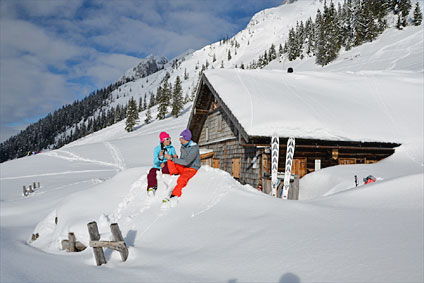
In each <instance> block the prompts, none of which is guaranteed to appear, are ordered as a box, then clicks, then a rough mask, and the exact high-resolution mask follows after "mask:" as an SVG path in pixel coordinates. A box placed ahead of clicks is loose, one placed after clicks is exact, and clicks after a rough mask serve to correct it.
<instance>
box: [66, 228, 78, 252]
mask: <svg viewBox="0 0 424 283" xmlns="http://www.w3.org/2000/svg"><path fill="white" fill-rule="evenodd" d="M68 239H69V243H68V251H69V252H71V253H74V252H75V242H76V240H75V234H74V233H72V232H70V233H69V234H68Z"/></svg>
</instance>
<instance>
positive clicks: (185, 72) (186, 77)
mask: <svg viewBox="0 0 424 283" xmlns="http://www.w3.org/2000/svg"><path fill="white" fill-rule="evenodd" d="M188 77H189V76H188V73H187V69H186V68H185V69H184V80H185V81H186V80H188Z"/></svg>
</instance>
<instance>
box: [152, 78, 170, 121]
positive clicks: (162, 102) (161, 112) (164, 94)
mask: <svg viewBox="0 0 424 283" xmlns="http://www.w3.org/2000/svg"><path fill="white" fill-rule="evenodd" d="M170 98H171V93H170V90H169V85H168V80H165V81H164V82H163V86H162V91H161V95H160V99H158V102H159V107H158V114H157V116H156V118H158V119H159V120H163V119H165V116H166V114H167V113H168V106H169V104H170V103H169V102H170Z"/></svg>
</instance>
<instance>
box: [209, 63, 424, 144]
mask: <svg viewBox="0 0 424 283" xmlns="http://www.w3.org/2000/svg"><path fill="white" fill-rule="evenodd" d="M205 75H206V77H207V79H208V81H209V82H210V83H211V84H212V86H213V88H214V89H215V90H216V92H217V93H218V95H219V96H220V98H221V99H222V100H223V102H224V103H225V104H226V106H227V107H228V108H229V109H230V111H231V112H232V113H233V114H234V116H235V117H236V118H237V120H238V121H239V122H240V124H241V125H242V127H243V128H244V129H245V130H246V132H247V133H248V134H249V135H251V136H272V135H273V133H277V134H278V135H279V136H281V137H290V136H293V137H296V138H312V139H323V140H356V141H391V142H402V141H404V140H405V138H410V137H416V136H420V135H421V134H422V129H423V113H422V105H423V104H424V102H423V95H422V94H423V93H424V86H423V80H422V73H417V72H388V71H384V72H382V71H362V72H357V73H353V72H344V73H341V72H340V73H331V72H296V73H287V72H282V71H264V70H238V69H236V70H211V71H206V72H205ZM400 93H402V95H399V94H400ZM359 113H360V114H359Z"/></svg>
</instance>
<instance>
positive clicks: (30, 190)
mask: <svg viewBox="0 0 424 283" xmlns="http://www.w3.org/2000/svg"><path fill="white" fill-rule="evenodd" d="M37 188H40V182H38V186H37V183H36V182H33V183H32V185H28V188H27V187H26V186H25V185H24V186H23V195H24V196H26V197H27V196H29V194H31V193H33V192H34V191H35V189H37Z"/></svg>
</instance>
